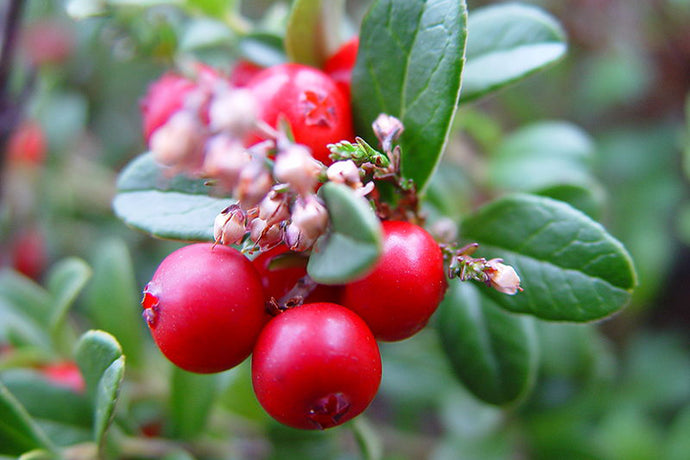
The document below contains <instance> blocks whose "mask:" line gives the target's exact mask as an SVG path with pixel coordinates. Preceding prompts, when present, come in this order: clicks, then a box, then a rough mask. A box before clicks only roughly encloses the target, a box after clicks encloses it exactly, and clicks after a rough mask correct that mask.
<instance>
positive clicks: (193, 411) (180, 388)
mask: <svg viewBox="0 0 690 460" xmlns="http://www.w3.org/2000/svg"><path fill="white" fill-rule="evenodd" d="M217 393H218V375H216V374H194V373H191V372H187V371H184V370H182V369H180V368H178V367H176V366H173V371H172V379H171V389H170V417H171V422H172V430H173V434H174V436H175V437H177V438H181V439H192V438H194V437H195V436H197V435H198V434H200V433H201V432H202V431H203V430H204V427H205V425H206V422H207V420H208V417H209V414H210V412H211V408H212V407H213V403H214V402H215V400H216V395H217Z"/></svg>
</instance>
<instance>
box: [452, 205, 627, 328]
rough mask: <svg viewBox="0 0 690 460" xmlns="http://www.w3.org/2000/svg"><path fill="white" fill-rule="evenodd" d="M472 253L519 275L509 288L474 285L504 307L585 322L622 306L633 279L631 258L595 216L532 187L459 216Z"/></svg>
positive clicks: (553, 318)
mask: <svg viewBox="0 0 690 460" xmlns="http://www.w3.org/2000/svg"><path fill="white" fill-rule="evenodd" d="M461 232H462V235H463V237H464V238H465V239H466V240H467V241H471V242H477V243H479V245H480V249H479V251H478V253H477V255H480V256H482V257H486V258H494V257H498V258H502V259H504V260H505V263H507V264H509V265H512V266H513V267H515V269H516V270H517V272H518V275H519V276H520V278H521V279H522V287H523V288H524V291H523V292H520V293H518V294H516V295H514V296H508V295H505V294H501V293H499V292H498V291H495V290H493V289H491V288H489V287H486V286H483V285H482V286H480V288H481V289H483V290H484V291H485V294H486V295H487V296H488V297H490V298H491V299H492V300H493V301H494V302H495V303H496V304H497V305H499V306H501V307H502V308H505V309H506V310H509V311H513V312H518V313H529V314H531V315H534V316H537V317H539V318H542V319H547V320H557V321H575V322H584V321H592V320H596V319H601V318H604V317H606V316H609V315H611V314H613V313H615V312H617V311H618V310H620V309H621V308H623V307H624V306H625V305H626V304H627V303H628V301H629V300H630V297H631V294H632V290H633V288H634V287H635V284H636V275H635V270H634V268H633V263H632V259H631V258H630V255H629V254H628V253H627V251H626V250H625V248H624V247H623V245H622V244H621V243H620V242H618V241H617V240H616V239H615V238H613V237H612V236H611V235H609V234H608V233H607V232H606V230H605V229H604V228H603V227H602V226H601V225H599V224H598V223H596V222H594V221H593V220H591V219H590V218H589V217H587V216H586V215H585V214H583V213H581V212H579V211H577V210H575V209H574V208H572V207H571V206H569V205H567V204H565V203H563V202H560V201H556V200H552V199H549V198H544V197H536V196H533V195H521V194H517V195H512V196H507V197H504V198H502V199H499V200H496V201H494V202H493V203H490V204H488V205H486V206H484V207H483V208H481V209H480V210H479V211H478V212H477V213H476V214H474V215H473V216H470V217H468V218H467V219H465V220H464V222H463V224H462V228H461Z"/></svg>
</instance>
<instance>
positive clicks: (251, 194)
mask: <svg viewBox="0 0 690 460" xmlns="http://www.w3.org/2000/svg"><path fill="white" fill-rule="evenodd" d="M272 186H273V179H272V178H271V174H270V173H269V172H268V169H267V168H266V165H265V164H264V161H263V159H261V158H254V159H253V160H252V161H251V162H250V163H249V164H248V165H247V166H245V167H244V168H243V169H242V171H241V172H240V177H239V183H238V184H237V188H236V189H235V197H236V198H237V200H238V201H239V205H240V206H241V207H242V209H249V208H253V207H254V206H256V205H257V204H259V203H260V202H261V200H263V199H264V197H265V196H266V194H267V193H268V192H269V191H270V190H271V187H272Z"/></svg>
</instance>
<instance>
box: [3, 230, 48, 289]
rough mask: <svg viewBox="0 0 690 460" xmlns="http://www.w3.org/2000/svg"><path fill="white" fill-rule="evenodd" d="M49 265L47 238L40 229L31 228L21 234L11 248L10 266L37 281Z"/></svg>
mask: <svg viewBox="0 0 690 460" xmlns="http://www.w3.org/2000/svg"><path fill="white" fill-rule="evenodd" d="M47 264H48V250H47V248H46V243H45V237H44V236H43V233H42V232H41V231H40V230H39V229H38V228H30V229H27V230H24V231H22V232H21V233H19V234H18V235H17V236H16V237H15V239H14V241H13V242H12V244H11V247H10V266H11V267H12V268H14V269H15V270H17V271H18V272H19V273H22V274H23V275H25V276H28V277H29V278H31V279H34V280H37V279H39V278H40V277H41V274H43V271H44V270H45V268H46V265H47Z"/></svg>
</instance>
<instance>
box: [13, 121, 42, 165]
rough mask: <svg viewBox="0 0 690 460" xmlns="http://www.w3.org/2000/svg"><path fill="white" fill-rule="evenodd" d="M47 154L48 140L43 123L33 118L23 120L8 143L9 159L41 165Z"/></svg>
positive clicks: (14, 161) (15, 161)
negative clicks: (42, 126) (46, 139)
mask: <svg viewBox="0 0 690 460" xmlns="http://www.w3.org/2000/svg"><path fill="white" fill-rule="evenodd" d="M45 156H46V141H45V136H44V134H43V128H41V125H40V124H39V123H38V122H36V121H33V120H28V121H25V122H23V123H22V124H21V125H19V127H18V128H17V129H16V130H15V131H14V133H12V136H11V137H10V140H9V142H8V144H7V161H8V162H10V163H15V164H16V163H24V164H33V165H41V164H43V162H44V160H45Z"/></svg>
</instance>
